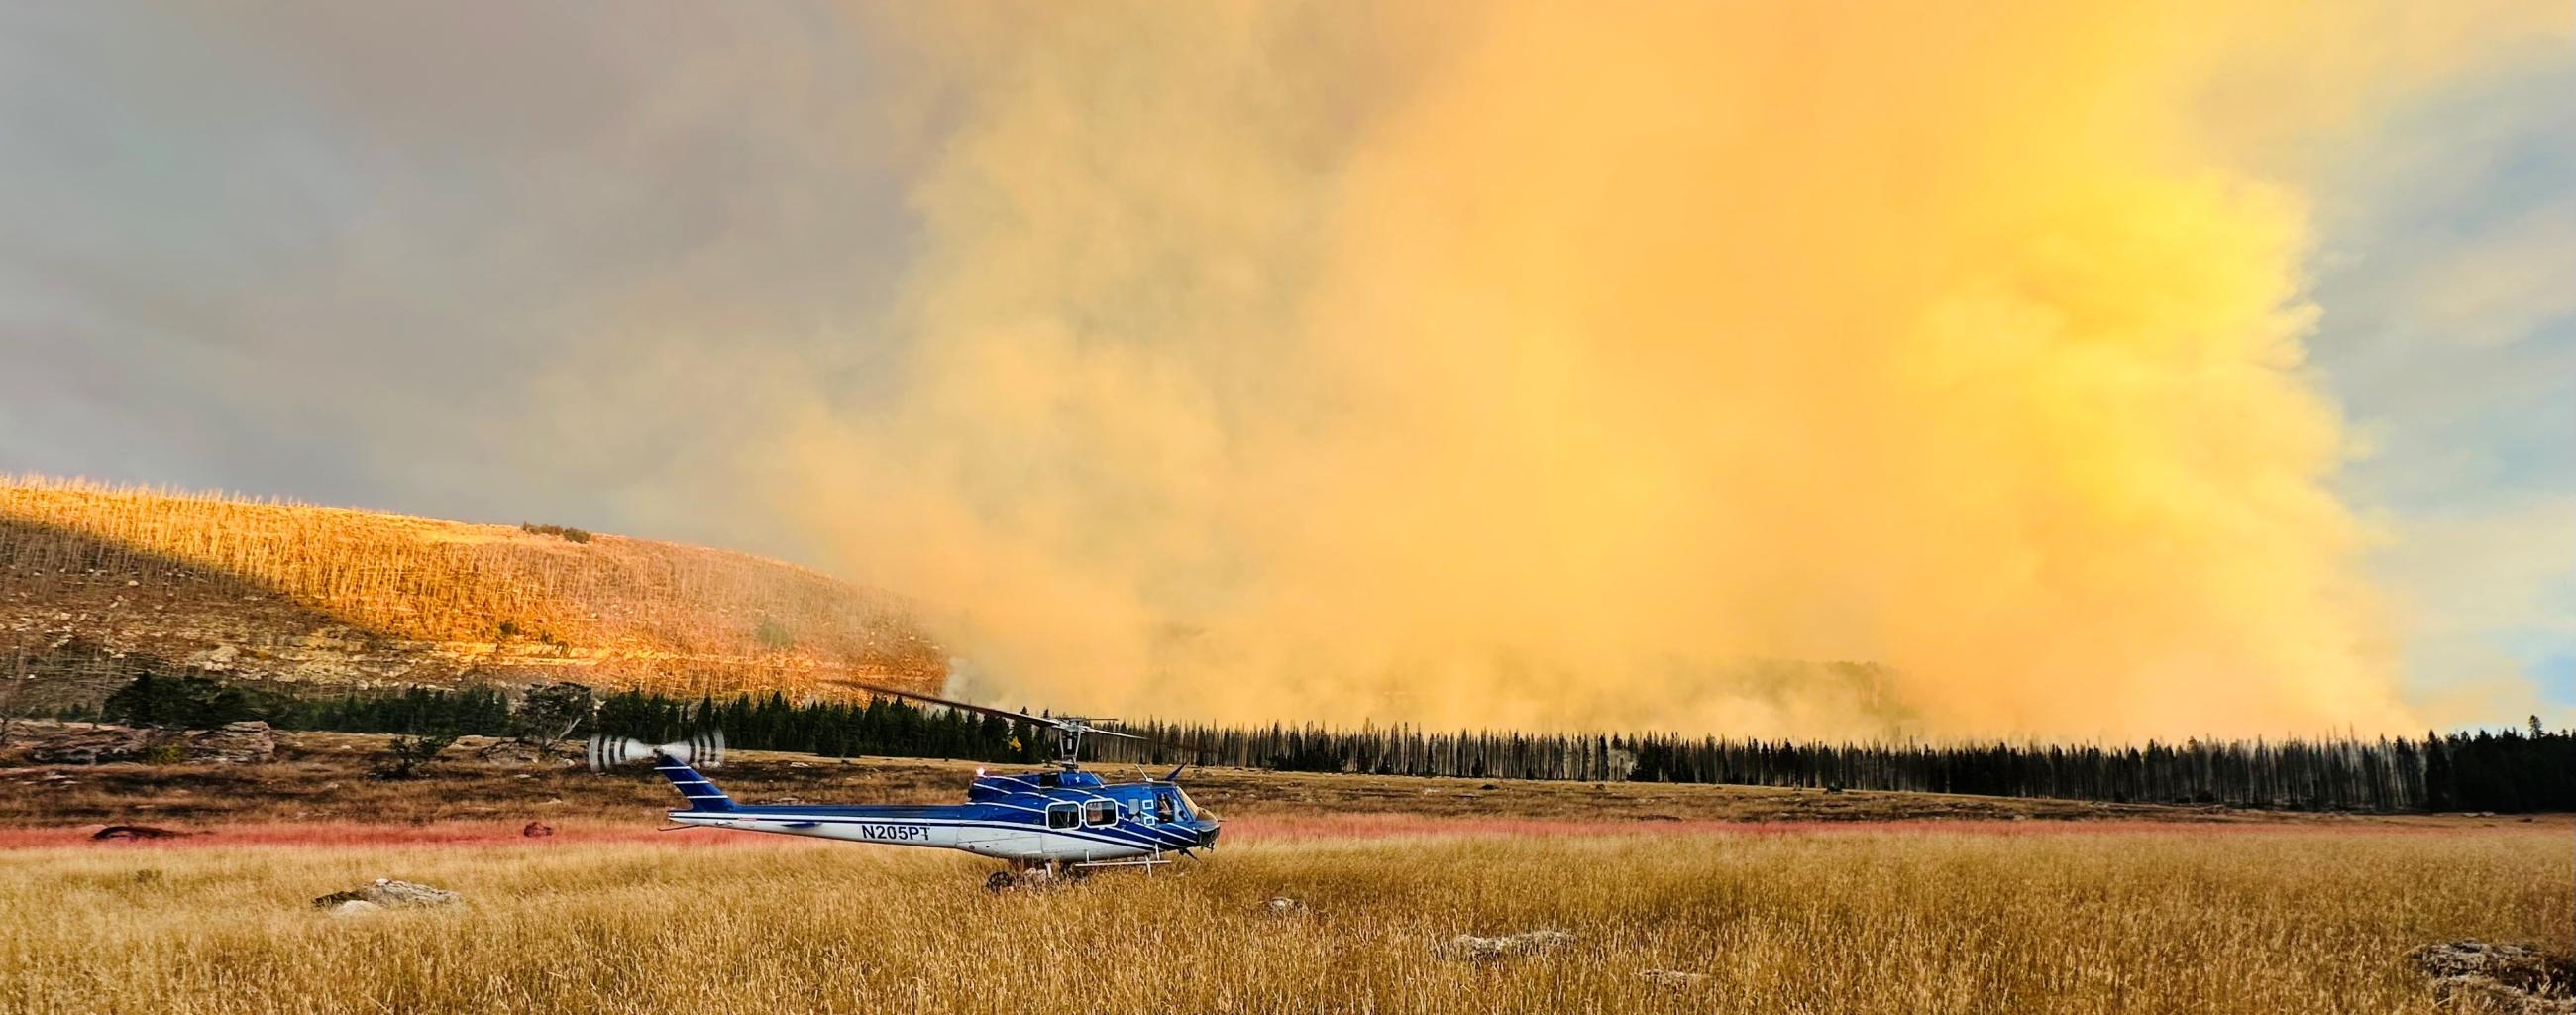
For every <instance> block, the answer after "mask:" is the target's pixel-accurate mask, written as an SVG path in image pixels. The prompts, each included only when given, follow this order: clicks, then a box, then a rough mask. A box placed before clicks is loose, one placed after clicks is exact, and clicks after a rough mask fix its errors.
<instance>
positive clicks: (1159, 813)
mask: <svg viewBox="0 0 2576 1015" xmlns="http://www.w3.org/2000/svg"><path fill="white" fill-rule="evenodd" d="M1154 820H1156V821H1160V822H1163V823H1164V824H1170V823H1172V822H1175V821H1179V820H1181V804H1180V801H1177V800H1174V799H1172V791H1170V790H1157V791H1155V793H1154Z"/></svg>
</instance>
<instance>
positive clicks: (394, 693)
mask: <svg viewBox="0 0 2576 1015" xmlns="http://www.w3.org/2000/svg"><path fill="white" fill-rule="evenodd" d="M566 690H575V691H578V694H577V695H573V696H567V695H566V694H564V693H562V692H564V691H566ZM101 716H103V717H105V718H109V719H113V720H117V721H123V722H131V723H137V724H142V725H165V726H166V725H178V726H187V727H191V728H198V727H206V726H213V725H219V724H221V723H224V722H229V721H233V720H236V719H254V718H255V719H265V720H267V721H268V722H269V723H270V724H271V725H274V726H277V727H279V728H281V729H308V730H336V731H342V732H357V733H400V734H413V735H418V734H424V733H440V734H479V735H486V736H518V737H528V738H533V739H540V740H545V739H551V738H553V737H555V736H560V735H563V733H564V732H565V728H566V727H567V726H572V727H577V732H576V733H575V735H587V734H588V733H590V732H594V731H607V732H609V733H613V734H616V735H620V736H632V737H636V738H639V739H643V740H649V741H653V742H666V741H672V740H678V739H680V738H681V737H683V736H685V735H687V734H688V733H689V732H690V731H691V730H693V729H699V728H705V727H710V726H711V727H714V728H716V729H721V730H723V731H724V733H725V736H726V738H727V739H728V741H729V742H730V743H732V745H733V746H735V747H738V748H744V749H750V750H771V751H794V752H801V753H808V754H821V755H826V756H837V757H849V756H854V755H883V756H894V757H930V758H962V759H973V760H980V761H997V762H1016V763H1035V762H1039V761H1043V760H1046V759H1047V758H1048V757H1049V756H1050V754H1049V744H1048V741H1049V737H1048V735H1047V731H1046V730H1044V729H1042V728H1040V727H1038V726H1036V725H1035V724H1034V723H1029V722H1023V721H1020V720H1014V719H1004V718H1001V717H998V716H979V715H971V714H967V713H961V712H955V711H951V710H948V709H942V708H937V707H935V706H933V707H925V706H919V705H914V704H911V703H908V702H904V701H899V700H895V699H891V698H874V699H870V700H867V701H864V702H860V701H793V700H790V699H789V698H788V697H786V696H785V695H783V694H775V693H773V694H768V695H751V694H744V695H737V696H735V697H731V698H725V699H717V698H712V697H700V698H694V699H691V698H681V697H672V696H668V695H661V694H650V693H645V692H640V691H626V692H620V693H617V694H611V695H607V696H605V697H598V698H594V697H593V696H592V694H591V692H590V691H589V690H588V689H587V688H580V687H578V685H568V684H559V685H551V686H550V687H548V688H538V689H535V690H532V691H529V692H525V693H523V694H522V695H519V696H517V697H514V696H512V695H511V694H509V693H507V692H504V691H502V690H500V689H497V688H492V687H466V688H460V689H453V690H451V689H442V688H428V687H408V688H402V689H399V690H380V691H362V692H355V693H344V694H332V695H309V694H293V693H286V692H283V691H279V690H276V689H273V688H270V687H233V686H229V685H226V684H223V683H221V682H219V681H216V680H212V679H208V678H204V677H178V678H171V677H151V676H145V677H141V678H138V679H136V680H135V681H134V682H132V683H131V684H128V685H127V686H126V687H124V688H123V689H121V690H119V691H117V692H116V693H115V694H113V695H111V696H109V698H108V699H107V701H106V702H105V703H104V705H102V706H101V709H100V712H99V713H95V714H81V713H80V712H74V713H70V714H65V715H63V716H62V717H64V718H93V717H101ZM1128 728H1129V730H1130V731H1132V732H1136V733H1140V734H1143V735H1145V736H1146V737H1147V738H1148V739H1147V740H1146V741H1144V742H1137V741H1125V740H1117V739H1111V738H1105V737H1095V738H1091V739H1089V740H1087V741H1086V746H1087V747H1088V748H1089V749H1090V750H1089V754H1090V755H1091V757H1092V758H1093V759H1095V760H1098V761H1101V762H1104V763H1113V764H1118V763H1131V762H1132V763H1148V764H1173V763H1178V762H1191V763H1195V764H1203V765H1225V766H1234V767H1243V768H1272V769H1279V770H1287V771H1307V772H1369V773H1377V774H1384V775H1419V776H1460V777H1466V778H1477V779H1492V778H1513V779H1572V780H1581V781H1586V782H1607V781H1643V782H1699V783H1731V784H1738V785H1756V786H1797V787H1810V788H1841V789H1854V790H1909V791H1919V792H1934V793H1967V794H1977V795H1984V796H2017V797H2051V798H2059V799H2072V800H2095V801H2104V802H2119V803H2168V804H2227V805H2231V806H2240V807H2268V808H2292V809H2308V810H2370V811H2421V810H2437V811H2496V812H2516V811H2535V810H2547V811H2567V810H2576V732H2570V731H2564V730H2561V731H2554V732H2553V731H2549V730H2545V729H2543V728H2542V726H2541V724H2540V721H2539V720H2538V719H2537V718H2535V719H2533V720H2532V721H2531V724H2530V728H2529V730H2528V731H2527V732H2526V731H2524V730H2517V729H2507V730H2504V731H2501V732H2495V731H2484V730H2481V731H2477V732H2474V733H2453V734H2450V735H2447V736H2443V735H2437V734H2431V733H2427V734H2425V736H2424V737H2423V738H2422V739H2407V738H2397V739H2386V738H2382V739H2377V740H2350V739H2345V740H2284V741H2261V740H2254V741H2224V742H2217V741H2201V740H2191V741H2185V742H2184V743H2181V744H2163V743H2154V742H2150V743H2148V744H2146V745H2144V746H2137V747H2106V746H2098V745H2081V746H2067V745H2050V744H2003V743H1994V744H1820V743H1795V742H1790V741H1777V742H1773V741H1760V740H1726V739H1720V738H1715V737H1706V738H1689V737H1680V736H1673V735H1669V734H1645V735H1621V736H1610V735H1587V734H1526V733H1509V732H1490V731H1485V732H1471V731H1459V732H1455V733H1450V732H1434V731H1429V730H1424V729H1421V728H1419V727H1413V726H1393V727H1375V726H1368V727H1362V728H1361V729H1358V730H1341V729H1330V728H1326V727H1320V726H1293V727H1292V726H1286V725H1281V724H1273V725H1270V726H1262V727H1241V726H1207V725H1178V724H1165V723H1144V724H1134V725H1131V726H1129V727H1128ZM1179 745H1187V747H1186V748H1184V747H1182V746H1179Z"/></svg>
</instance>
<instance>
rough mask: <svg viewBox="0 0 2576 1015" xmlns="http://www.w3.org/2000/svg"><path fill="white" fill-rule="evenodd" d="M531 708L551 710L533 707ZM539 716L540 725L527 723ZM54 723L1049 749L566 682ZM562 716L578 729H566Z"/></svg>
mask: <svg viewBox="0 0 2576 1015" xmlns="http://www.w3.org/2000/svg"><path fill="white" fill-rule="evenodd" d="M561 688H574V689H577V690H578V691H579V692H580V693H579V695H578V700H579V701H580V702H581V704H580V705H579V706H577V707H576V708H575V709H574V711H572V712H566V711H565V708H566V707H567V706H566V704H565V700H564V696H562V695H560V694H555V693H552V692H554V691H555V690H556V689H561ZM540 702H542V703H544V704H545V705H547V706H550V707H547V708H544V709H542V710H540V709H538V708H535V707H532V706H533V704H534V703H540ZM539 711H543V712H544V715H542V716H538V715H536V714H534V713H536V712H539ZM580 713H586V714H580ZM57 717H59V718H65V719H106V720H108V721H111V722H122V723H129V724H133V725H138V726H169V727H178V728H187V729H205V728H210V727H214V726H220V725H222V724H224V723H227V722H233V721H237V720H242V719H260V720H265V721H266V722H267V723H268V724H269V725H271V726H274V727H277V728H278V729H286V730H330V731H334V732H341V733H399V734H439V735H448V736H456V735H463V736H491V737H523V738H528V739H533V740H552V739H554V738H556V737H559V736H563V735H565V734H566V733H567V732H570V733H571V734H572V735H576V736H587V735H589V734H591V733H593V732H600V731H605V732H608V733H610V734H613V735H616V736H627V737H634V738H637V739H639V740H646V741H651V742H654V743H667V742H670V741H674V740H678V739H680V738H682V737H684V736H687V735H688V733H689V732H690V731H692V730H696V729H703V728H709V727H712V728H715V729H720V730H723V731H724V733H725V738H726V740H727V742H728V743H729V744H731V745H732V746H734V747H737V748H741V749H744V750H756V751H792V752H797V753H803V754H821V755H827V756H832V757H853V756H857V755H882V756H892V757H913V758H962V759H970V760H977V761H999V762H1015V763H1035V762H1038V761H1042V760H1045V759H1046V758H1047V757H1048V756H1049V755H1048V750H1049V747H1048V744H1049V740H1048V739H1047V737H1045V736H1044V735H1043V734H1044V730H1042V729H1040V728H1038V727H1037V726H1035V725H1034V724H1031V723H1025V722H1021V721H1018V720H1010V719H1003V718H1001V717H999V716H985V715H973V714H968V713H962V712H954V711H951V710H948V709H943V708H924V707H921V706H916V705H912V704H909V703H906V702H903V701H899V700H895V699H890V698H875V699H871V700H868V701H864V702H850V701H813V702H794V701H790V700H789V699H788V698H787V697H786V696H785V695H783V694H775V693H773V694H769V695H765V696H764V695H751V694H743V695H736V696H734V697H731V698H722V699H718V698H713V697H700V698H676V697H671V696H668V695H661V694H648V693H644V692H640V691H624V692H620V693H616V694H610V695H606V696H603V697H598V698H596V699H593V698H592V697H591V695H590V692H589V690H588V689H587V688H579V687H578V685H568V684H557V685H548V686H547V687H541V688H537V689H534V690H532V691H530V692H527V693H525V694H523V695H521V696H518V697H513V696H512V695H511V694H509V693H507V692H505V691H503V690H501V689H499V688H496V687H463V688H455V689H449V688H437V687H417V686H415V687H405V688H401V689H398V690H377V691H358V692H352V693H342V694H295V693H290V692H286V691H281V690H277V689H274V688H271V687H238V686H233V685H228V684H225V683H223V682H221V681H217V680H213V679H210V678H206V677H194V676H192V677H155V676H151V675H148V674H147V675H145V676H141V677H137V678H135V679H134V681H133V682H131V683H129V684H127V685H125V686H124V687H123V688H120V689H119V690H117V691H116V692H115V693H113V694H111V695H109V696H108V698H107V700H106V701H105V702H104V703H102V704H101V705H100V706H99V708H98V709H97V710H96V711H94V712H93V711H90V710H86V709H74V710H68V711H64V712H59V713H57ZM567 717H570V718H577V719H578V722H577V723H567V722H565V721H564V720H565V718H567Z"/></svg>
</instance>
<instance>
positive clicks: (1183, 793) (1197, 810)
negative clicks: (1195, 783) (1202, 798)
mask: <svg viewBox="0 0 2576 1015" xmlns="http://www.w3.org/2000/svg"><path fill="white" fill-rule="evenodd" d="M1172 792H1173V793H1174V794H1176V795H1178V796H1179V797H1180V798H1181V807H1182V809H1184V810H1187V811H1189V812H1190V816H1191V817H1194V818H1198V819H1200V820H1203V821H1213V820H1215V819H1216V812H1215V811H1211V810H1209V809H1207V808H1205V807H1201V806H1199V802H1198V801H1196V800H1192V799H1190V791H1188V790H1185V789H1182V788H1180V787H1178V786H1174V787H1172Z"/></svg>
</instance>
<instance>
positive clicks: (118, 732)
mask: <svg viewBox="0 0 2576 1015" xmlns="http://www.w3.org/2000/svg"><path fill="white" fill-rule="evenodd" d="M276 757H277V734H276V733H275V732H273V731H271V730H270V729H269V728H268V724H267V723H264V722H261V721H259V720H256V719H253V720H249V721H246V722H234V723H225V724H223V725H222V726H218V727H216V728H214V729H210V730H195V731H190V732H179V733H173V732H166V731H163V730H153V729H135V728H132V727H127V726H93V727H87V728H79V729H75V728H65V729H61V730H56V731H54V732H52V733H48V734H44V735H42V736H39V737H37V738H36V740H35V743H34V746H32V747H30V748H29V749H28V751H27V759H28V760H29V761H33V762H35V763H37V764H39V765H105V764H112V763H115V762H120V761H183V762H213V763H216V764H258V763H262V762H267V761H271V760H274V759H275V758H276Z"/></svg>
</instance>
